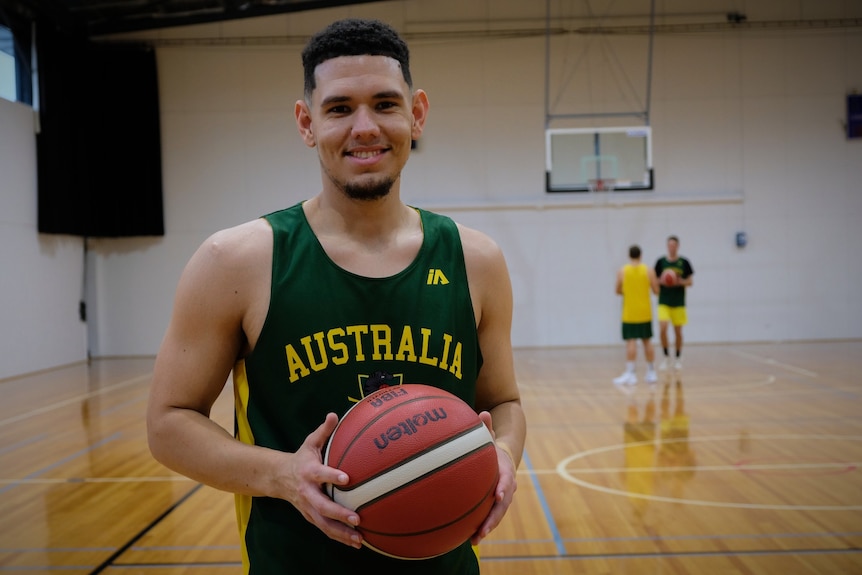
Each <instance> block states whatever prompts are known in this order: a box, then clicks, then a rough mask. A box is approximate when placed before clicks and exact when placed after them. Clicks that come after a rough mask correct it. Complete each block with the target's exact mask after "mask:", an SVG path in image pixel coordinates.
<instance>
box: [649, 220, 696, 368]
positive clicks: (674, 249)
mask: <svg viewBox="0 0 862 575" xmlns="http://www.w3.org/2000/svg"><path fill="white" fill-rule="evenodd" d="M678 251H679V238H678V237H676V236H670V237H668V238H667V255H665V256H662V257H660V258H659V259H658V261H656V263H655V275H656V277H659V278H661V277H662V272H664V271H665V270H668V269H669V270H673V272H674V275H675V281H674V283H673V284H671V285H669V284H667V283H664V282H661V291H660V292H659V295H658V322H659V324H658V325H659V334H660V336H659V337H660V338H661V347H662V350H663V351H664V358H663V359H662V361H661V364H660V365H659V369H661V370H665V369H668V367H669V366H670V353H669V345H668V343H669V342H668V336H667V329H668V325H669V324H673V331H674V338H675V339H674V347H675V349H676V354H675V356H674V363H673V368H674V369H676V370H681V369H682V326H684V325H686V324H687V323H688V317H687V316H686V311H685V288H686V287H691V286H692V284H693V282H694V277H693V276H694V269H692V267H691V262H689V261H688V260H687V259H686V258H684V257H682V256H680V255H679V253H678Z"/></svg>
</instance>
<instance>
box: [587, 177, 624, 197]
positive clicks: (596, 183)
mask: <svg viewBox="0 0 862 575" xmlns="http://www.w3.org/2000/svg"><path fill="white" fill-rule="evenodd" d="M616 183H617V181H616V180H615V179H614V178H597V179H589V180H587V188H588V189H589V190H590V192H591V193H595V192H613V191H614V185H615V184H616Z"/></svg>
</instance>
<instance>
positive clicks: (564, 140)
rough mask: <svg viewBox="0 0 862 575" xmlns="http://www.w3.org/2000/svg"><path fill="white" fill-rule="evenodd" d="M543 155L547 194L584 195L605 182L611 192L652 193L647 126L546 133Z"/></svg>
mask: <svg viewBox="0 0 862 575" xmlns="http://www.w3.org/2000/svg"><path fill="white" fill-rule="evenodd" d="M545 153H546V156H545V158H546V166H545V171H546V186H547V191H548V192H586V191H590V182H591V181H596V180H607V179H613V180H614V181H615V183H614V190H615V191H627V190H652V189H653V167H652V130H651V129H650V127H649V126H635V127H632V126H627V127H609V128H555V129H548V130H546V131H545Z"/></svg>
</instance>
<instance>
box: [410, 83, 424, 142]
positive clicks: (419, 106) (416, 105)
mask: <svg viewBox="0 0 862 575" xmlns="http://www.w3.org/2000/svg"><path fill="white" fill-rule="evenodd" d="M426 119H428V94H426V93H425V90H416V92H414V93H413V130H412V132H411V136H412V138H413V139H414V140H418V139H419V136H421V135H422V130H424V129H425V120H426Z"/></svg>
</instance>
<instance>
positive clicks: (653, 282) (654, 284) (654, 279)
mask: <svg viewBox="0 0 862 575" xmlns="http://www.w3.org/2000/svg"><path fill="white" fill-rule="evenodd" d="M647 276H648V277H649V287H650V289H651V290H652V293H654V294H655V295H658V294H659V289H660V288H661V286H660V285H659V283H658V276H656V275H655V270H652V269H650V268H647Z"/></svg>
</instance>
